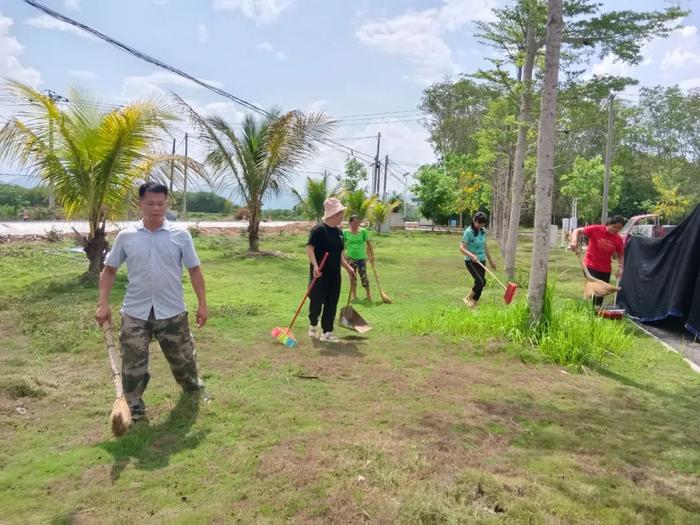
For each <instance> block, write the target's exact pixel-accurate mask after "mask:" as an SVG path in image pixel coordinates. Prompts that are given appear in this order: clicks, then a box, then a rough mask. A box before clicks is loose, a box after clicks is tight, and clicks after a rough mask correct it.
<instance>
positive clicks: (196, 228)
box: [187, 222, 202, 239]
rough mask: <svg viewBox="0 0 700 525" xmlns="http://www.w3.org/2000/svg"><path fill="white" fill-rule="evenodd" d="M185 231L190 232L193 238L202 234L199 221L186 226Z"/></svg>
mask: <svg viewBox="0 0 700 525" xmlns="http://www.w3.org/2000/svg"><path fill="white" fill-rule="evenodd" d="M187 231H189V232H190V235H191V236H192V238H193V239H195V238H197V237H199V236H200V235H202V229H201V228H200V227H199V223H198V222H196V223H194V224H192V225H190V226H188V227H187Z"/></svg>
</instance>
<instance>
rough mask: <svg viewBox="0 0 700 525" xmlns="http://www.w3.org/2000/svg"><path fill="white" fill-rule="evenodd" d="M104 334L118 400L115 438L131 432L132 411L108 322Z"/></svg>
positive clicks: (114, 428)
mask: <svg viewBox="0 0 700 525" xmlns="http://www.w3.org/2000/svg"><path fill="white" fill-rule="evenodd" d="M102 333H103V334H104V337H105V343H107V355H108V356H109V366H110V368H111V370H112V381H113V382H114V390H115V396H116V399H115V400H114V404H113V405H112V415H111V419H112V434H114V435H115V436H117V437H119V436H123V435H124V434H126V431H127V430H129V426H130V425H131V411H130V410H129V403H127V402H126V398H125V397H124V388H123V387H122V375H121V373H120V372H119V369H118V367H117V361H118V358H117V349H116V348H115V346H114V337H113V336H112V325H111V324H110V323H109V322H106V323H104V324H103V325H102Z"/></svg>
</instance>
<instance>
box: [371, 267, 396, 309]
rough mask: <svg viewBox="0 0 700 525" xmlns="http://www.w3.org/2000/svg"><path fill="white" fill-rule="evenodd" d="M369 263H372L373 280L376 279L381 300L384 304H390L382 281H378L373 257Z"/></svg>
mask: <svg viewBox="0 0 700 525" xmlns="http://www.w3.org/2000/svg"><path fill="white" fill-rule="evenodd" d="M369 262H370V264H371V265H372V272H373V273H374V280H375V281H377V288H379V295H380V296H381V298H382V302H384V303H386V304H391V299H390V298H389V296H388V295H387V294H386V292H384V290H383V289H382V283H380V282H379V274H378V273H377V268H376V267H375V266H374V259H370V261H369Z"/></svg>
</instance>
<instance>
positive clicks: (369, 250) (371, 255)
mask: <svg viewBox="0 0 700 525" xmlns="http://www.w3.org/2000/svg"><path fill="white" fill-rule="evenodd" d="M367 256H368V257H369V262H370V263H374V247H372V243H371V242H369V241H367Z"/></svg>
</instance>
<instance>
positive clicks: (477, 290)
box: [464, 260, 486, 301]
mask: <svg viewBox="0 0 700 525" xmlns="http://www.w3.org/2000/svg"><path fill="white" fill-rule="evenodd" d="M464 264H465V265H466V266H467V270H468V271H469V273H470V274H471V276H472V277H473V278H474V287H473V288H472V293H473V295H472V299H474V300H475V301H478V300H479V298H481V291H482V290H483V289H484V286H486V270H485V269H484V266H486V262H485V261H484V262H482V263H481V264H483V265H484V266H481V265H479V264H477V263H475V262H474V261H472V260H467V261H464Z"/></svg>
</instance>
